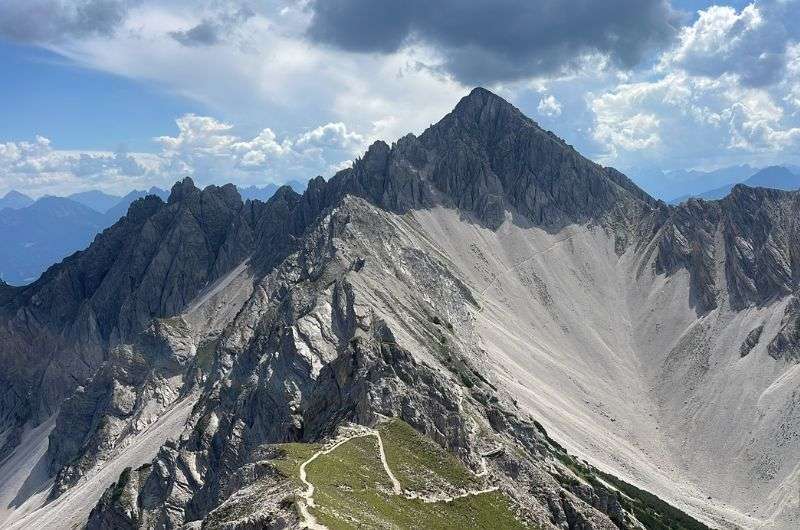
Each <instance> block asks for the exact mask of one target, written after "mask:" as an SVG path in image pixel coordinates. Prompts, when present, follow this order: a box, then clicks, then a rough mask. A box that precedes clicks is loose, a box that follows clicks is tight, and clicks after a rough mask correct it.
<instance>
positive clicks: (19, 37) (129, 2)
mask: <svg viewBox="0 0 800 530" xmlns="http://www.w3.org/2000/svg"><path fill="white" fill-rule="evenodd" d="M139 1H140V0H0V38H6V39H9V40H12V41H16V42H32V43H42V42H57V41H59V40H62V39H64V38H67V37H86V36H92V35H109V34H112V33H113V32H114V30H116V28H117V27H118V26H119V25H120V24H121V23H122V22H123V21H124V19H125V17H126V16H127V14H128V10H129V9H130V7H131V6H133V5H135V4H138V3H139Z"/></svg>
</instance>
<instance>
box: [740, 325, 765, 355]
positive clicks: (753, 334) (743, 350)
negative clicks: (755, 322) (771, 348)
mask: <svg viewBox="0 0 800 530" xmlns="http://www.w3.org/2000/svg"><path fill="white" fill-rule="evenodd" d="M762 333H764V325H763V324H762V325H760V326H758V327H757V328H754V329H753V330H752V331H750V333H748V334H747V338H746V339H744V342H742V345H741V347H740V348H739V355H740V356H741V357H744V356H745V355H748V354H749V353H750V352H751V351H753V348H755V347H756V346H757V345H758V341H759V340H761V334H762Z"/></svg>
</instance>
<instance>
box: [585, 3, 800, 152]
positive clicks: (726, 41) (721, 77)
mask: <svg viewBox="0 0 800 530" xmlns="http://www.w3.org/2000/svg"><path fill="white" fill-rule="evenodd" d="M799 5H800V2H787V3H781V2H777V3H776V2H764V3H761V4H758V5H756V4H751V5H748V6H746V7H744V8H743V9H741V10H740V11H737V10H736V9H734V8H732V7H728V6H711V7H709V8H708V9H706V10H704V11H700V12H699V14H698V18H697V20H696V21H695V22H694V23H693V24H691V25H689V26H687V27H685V28H683V29H682V31H681V32H680V35H679V39H678V41H677V43H676V44H675V46H674V47H673V48H672V49H670V50H667V51H665V52H664V53H663V54H662V56H661V57H660V59H659V61H658V64H657V66H656V67H655V69H654V70H653V71H652V72H649V73H648V72H645V73H640V74H639V75H638V76H637V77H639V79H640V80H639V81H637V82H626V83H621V84H618V85H616V86H613V87H610V88H607V89H605V90H604V91H601V92H598V93H590V94H588V96H587V103H588V105H589V108H590V109H591V111H592V113H593V115H594V126H593V128H592V136H593V139H594V140H596V141H597V142H599V143H600V145H601V146H602V148H603V154H602V156H601V158H602V159H603V161H604V162H606V163H614V164H621V165H624V166H628V167H632V166H642V165H660V166H661V167H673V168H674V167H699V166H708V165H712V166H713V165H715V162H717V163H723V164H732V163H743V162H749V163H752V164H760V163H784V162H795V163H796V161H797V158H798V155H797V149H798V147H800V112H798V110H799V109H800V107H798V103H800V97H799V96H800V83H799V82H798V78H799V77H800V76H799V74H800V59H798V58H799V57H800V45H798V44H797V43H793V42H792V41H791V38H790V36H789V35H790V33H788V30H787V29H786V26H787V24H788V21H787V20H783V19H782V17H784V16H786V14H787V13H789V12H792V10H793V9H794V10H797V7H798V6H799Z"/></svg>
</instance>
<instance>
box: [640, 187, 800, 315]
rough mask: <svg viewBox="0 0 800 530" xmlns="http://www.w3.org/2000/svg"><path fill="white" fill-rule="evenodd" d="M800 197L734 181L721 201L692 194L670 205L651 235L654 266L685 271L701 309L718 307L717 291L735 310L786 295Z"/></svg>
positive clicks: (797, 272)
mask: <svg viewBox="0 0 800 530" xmlns="http://www.w3.org/2000/svg"><path fill="white" fill-rule="evenodd" d="M799 197H800V196H799V195H798V194H797V193H795V192H785V191H779V190H770V189H765V188H748V187H747V186H744V185H741V184H740V185H737V186H735V187H734V188H733V191H732V192H731V194H730V195H728V196H727V197H726V198H725V199H722V200H720V201H713V202H706V201H703V200H697V199H690V200H689V201H687V202H685V203H683V204H681V205H679V206H677V207H675V208H673V209H671V210H668V214H667V217H666V220H665V222H664V224H663V226H662V227H661V228H660V230H659V232H658V235H657V237H656V241H657V244H658V255H657V258H656V267H657V269H658V270H659V272H663V273H666V274H673V273H674V272H675V271H677V270H678V269H681V268H685V269H686V270H688V271H689V273H690V274H691V283H692V290H693V299H694V300H695V302H696V305H697V307H698V309H699V311H700V312H708V311H710V310H712V309H714V308H715V307H717V305H718V303H719V302H720V300H719V296H718V295H719V293H720V291H721V290H723V289H724V291H725V292H726V293H727V302H728V304H729V305H730V306H731V308H732V309H734V310H741V309H744V308H745V307H751V306H762V305H765V304H767V303H769V302H771V301H775V300H777V299H779V298H781V297H785V296H787V295H789V294H791V293H792V292H794V291H795V290H796V289H797V288H798V285H800V284H799V283H798V278H800V233H798V227H797V223H796V222H795V219H797V217H798V215H800V198H799ZM720 259H721V260H724V262H723V266H722V269H719V268H717V262H718V260H720ZM720 270H722V271H724V274H720Z"/></svg>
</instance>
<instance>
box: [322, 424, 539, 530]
mask: <svg viewBox="0 0 800 530" xmlns="http://www.w3.org/2000/svg"><path fill="white" fill-rule="evenodd" d="M406 427H407V428H409V429H410V427H408V426H406ZM382 436H383V438H384V445H386V444H387V437H388V436H390V434H387V435H383V433H382ZM397 456H398V454H397V453H395V457H397ZM387 459H388V455H387ZM390 462H391V461H390ZM390 467H391V463H390ZM404 467H406V468H409V467H413V466H411V465H405V464H404ZM306 469H307V471H308V477H309V480H310V481H311V482H312V483H313V484H314V485H315V487H316V493H315V496H314V499H315V501H316V504H317V508H315V509H313V510H312V511H313V513H314V515H315V516H316V517H317V518H318V519H319V521H320V522H321V523H322V524H324V525H326V526H328V527H329V528H331V529H332V530H338V529H345V528H353V527H359V528H387V527H388V528H420V526H424V527H425V528H435V529H445V530H450V529H453V530H455V529H463V528H486V529H489V528H491V529H495V528H503V529H510V530H513V529H517V528H526V526H525V525H524V524H523V523H522V522H521V521H519V520H518V519H517V518H516V517H515V515H514V511H513V506H512V504H511V502H510V500H509V499H508V498H507V497H506V496H505V495H504V494H502V493H500V492H491V493H484V494H480V495H475V496H471V497H467V498H464V499H458V500H455V501H453V502H450V503H445V502H439V503H424V502H422V501H420V500H411V499H407V498H405V497H403V496H398V495H394V494H392V493H391V483H390V481H389V478H388V477H387V476H386V474H385V472H384V470H383V466H382V465H381V462H380V457H379V455H378V445H377V440H376V439H375V438H374V437H372V436H368V437H363V438H356V439H353V440H351V441H350V442H348V443H345V444H343V445H341V446H340V447H338V448H337V449H336V450H334V451H333V452H331V453H330V454H328V455H323V456H320V457H319V458H317V459H316V460H315V461H314V462H313V463H311V464H309V466H308V467H307V468H306ZM393 471H394V468H393ZM412 472H413V475H414V476H420V475H422V474H423V473H420V472H419V471H415V470H412ZM396 473H398V472H396ZM463 473H465V474H468V473H469V472H468V471H467V470H466V469H464V470H463ZM398 480H400V482H401V484H403V486H404V487H406V488H407V487H408V486H407V485H406V484H404V483H403V478H402V477H401V476H398Z"/></svg>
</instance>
